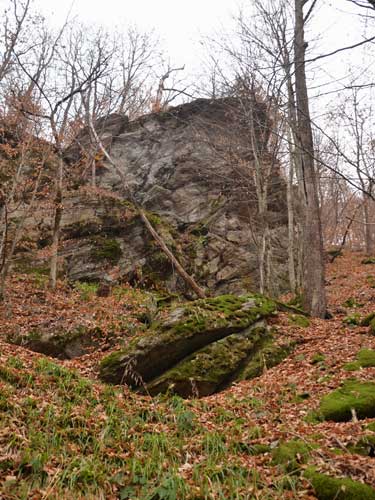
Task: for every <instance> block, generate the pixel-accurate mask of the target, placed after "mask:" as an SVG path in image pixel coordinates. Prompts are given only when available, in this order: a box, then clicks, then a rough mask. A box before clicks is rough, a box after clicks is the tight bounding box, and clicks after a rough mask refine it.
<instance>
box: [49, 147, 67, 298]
mask: <svg viewBox="0 0 375 500" xmlns="http://www.w3.org/2000/svg"><path fill="white" fill-rule="evenodd" d="M63 162H64V160H63V158H62V157H61V156H60V155H59V171H58V174H57V175H58V179H57V181H56V195H55V217H54V222H53V233H52V247H51V248H52V255H51V264H50V279H49V284H50V288H51V289H52V290H55V289H56V283H57V259H58V252H59V241H60V228H61V219H62V214H63V204H62V184H63Z"/></svg>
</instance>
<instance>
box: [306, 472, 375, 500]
mask: <svg viewBox="0 0 375 500" xmlns="http://www.w3.org/2000/svg"><path fill="white" fill-rule="evenodd" d="M305 477H306V478H307V479H308V480H309V481H310V482H311V485H312V487H313V488H314V490H315V495H316V496H317V498H318V499H319V500H375V490H374V489H373V488H371V487H370V486H368V485H366V484H363V483H360V482H358V481H353V480H352V479H349V478H344V479H338V478H334V477H330V476H327V475H326V474H320V473H318V472H316V471H315V470H314V469H311V468H309V469H307V470H306V471H305Z"/></svg>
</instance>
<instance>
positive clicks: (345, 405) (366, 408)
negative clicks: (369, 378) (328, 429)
mask: <svg viewBox="0 0 375 500" xmlns="http://www.w3.org/2000/svg"><path fill="white" fill-rule="evenodd" d="M352 410H354V411H355V414H356V416H357V417H358V418H359V419H361V418H367V417H375V384H374V383H372V382H361V381H359V380H355V379H351V380H347V381H346V382H345V383H344V384H343V386H342V387H341V388H340V389H337V390H336V391H333V392H332V393H331V394H327V395H326V396H324V397H323V398H322V401H321V404H320V414H321V416H322V417H323V418H324V419H325V420H333V421H335V422H347V421H349V420H351V419H352Z"/></svg>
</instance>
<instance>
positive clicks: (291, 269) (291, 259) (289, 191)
mask: <svg viewBox="0 0 375 500" xmlns="http://www.w3.org/2000/svg"><path fill="white" fill-rule="evenodd" d="M288 135H289V141H288V142H289V153H290V154H289V157H290V162H289V172H288V181H287V185H286V197H287V206H288V273H289V283H290V289H291V290H292V292H293V293H296V291H297V280H296V267H295V255H294V238H295V234H294V207H293V178H294V152H293V151H292V147H293V145H292V142H291V137H290V136H291V134H290V129H288Z"/></svg>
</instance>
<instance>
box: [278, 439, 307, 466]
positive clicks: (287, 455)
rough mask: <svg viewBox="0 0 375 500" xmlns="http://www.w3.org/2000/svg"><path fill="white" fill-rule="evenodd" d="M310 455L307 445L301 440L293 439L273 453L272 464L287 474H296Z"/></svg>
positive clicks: (282, 444)
mask: <svg viewBox="0 0 375 500" xmlns="http://www.w3.org/2000/svg"><path fill="white" fill-rule="evenodd" d="M309 455H310V450H309V447H308V446H307V444H306V443H305V442H304V441H301V440H299V439H293V440H291V441H287V442H284V443H281V444H280V445H279V446H278V447H277V448H275V449H274V450H273V451H272V462H273V464H274V465H279V466H281V467H282V468H283V469H284V470H285V471H287V472H295V471H297V470H299V469H300V467H301V465H302V464H305V463H306V462H307V460H308V457H309Z"/></svg>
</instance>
